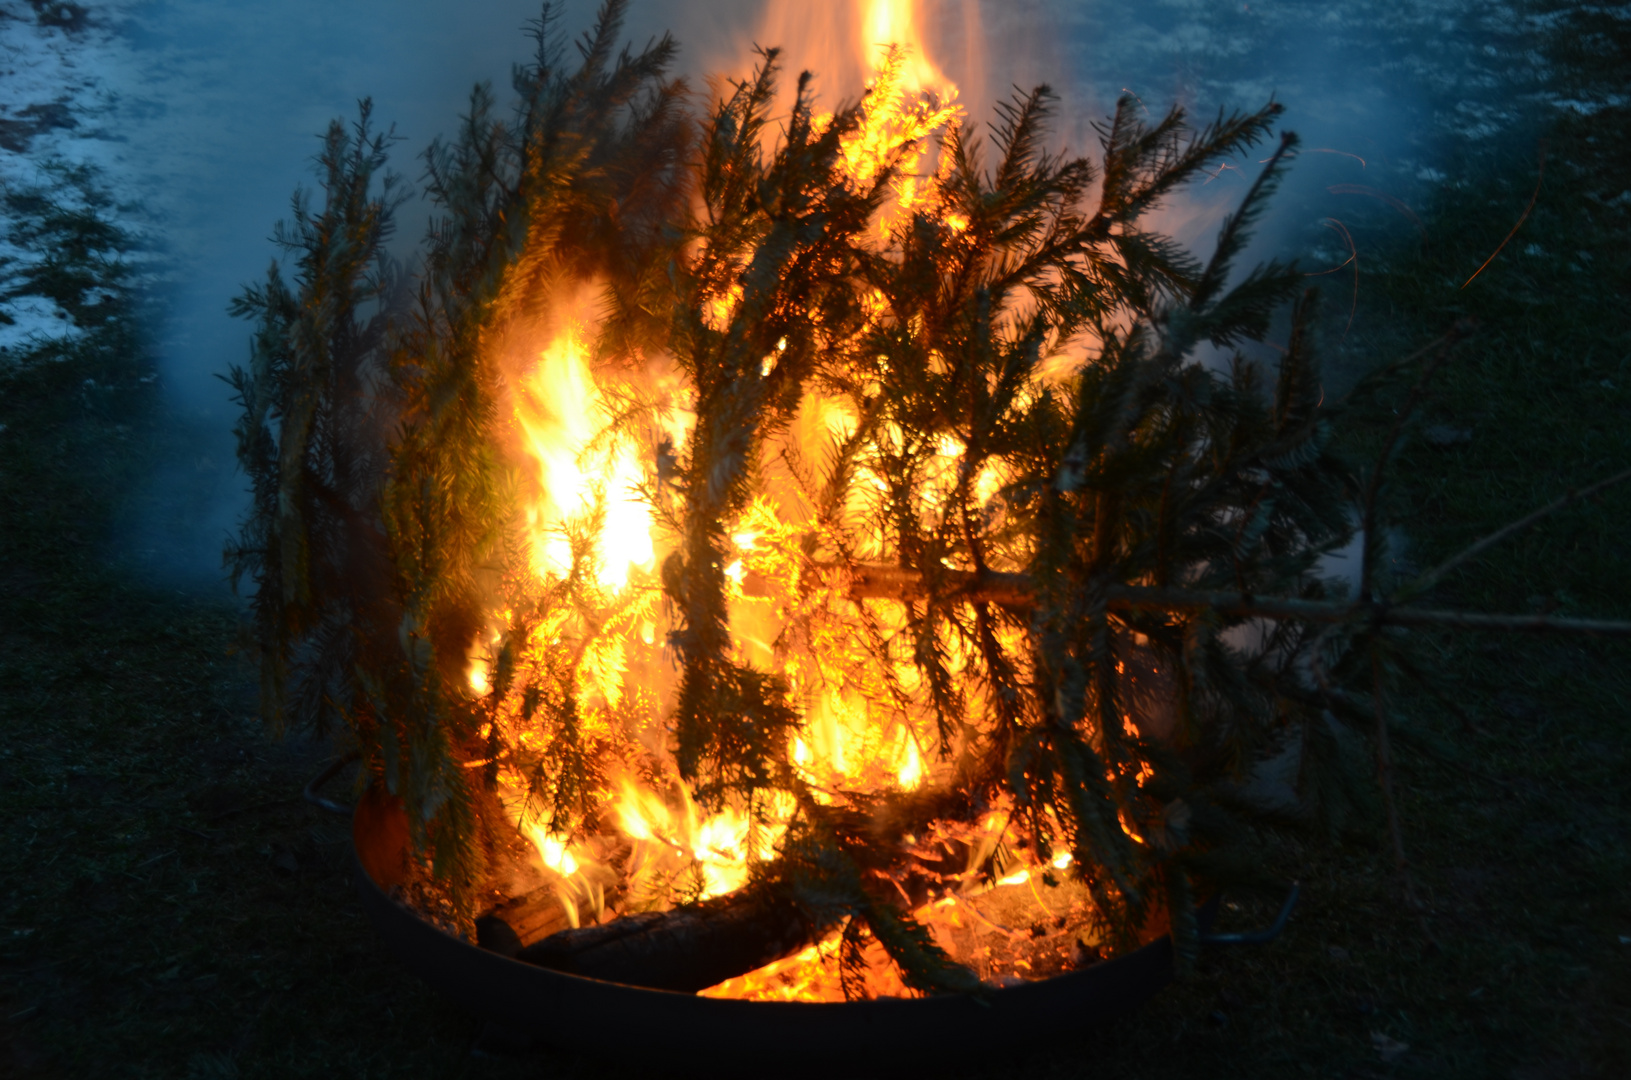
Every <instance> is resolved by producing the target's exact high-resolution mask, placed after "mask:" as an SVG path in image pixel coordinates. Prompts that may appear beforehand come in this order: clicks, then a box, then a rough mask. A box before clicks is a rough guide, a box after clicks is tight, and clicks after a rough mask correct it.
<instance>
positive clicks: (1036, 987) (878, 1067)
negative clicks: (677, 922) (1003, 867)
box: [353, 799, 1295, 1075]
mask: <svg viewBox="0 0 1631 1080" xmlns="http://www.w3.org/2000/svg"><path fill="white" fill-rule="evenodd" d="M383 805H384V804H382V802H381V801H380V800H377V799H365V801H364V804H363V807H362V808H361V809H360V810H359V812H358V813H357V814H356V815H355V817H354V819H353V838H354V843H355V847H356V851H357V875H356V877H357V892H358V896H359V897H360V899H361V901H362V906H363V909H364V910H365V911H366V912H367V914H368V918H369V921H370V922H372V923H373V925H374V928H375V930H376V931H377V932H378V933H379V935H380V937H381V939H382V940H383V941H384V942H385V944H386V946H387V947H388V948H389V949H390V950H391V951H392V952H394V953H395V954H396V955H397V956H398V957H399V958H400V959H401V960H402V961H403V963H404V964H405V965H406V966H407V967H408V969H409V970H411V971H412V972H413V973H414V974H416V975H418V976H419V977H420V978H422V979H423V980H424V981H425V982H426V983H428V984H429V985H430V986H432V987H433V988H435V989H436V990H437V991H438V992H440V993H441V994H443V995H444V996H446V997H447V998H449V999H450V1000H451V1001H453V1002H454V1003H455V1004H457V1005H458V1006H459V1007H461V1008H462V1009H464V1010H465V1011H466V1012H468V1013H469V1014H470V1015H471V1016H473V1017H476V1018H477V1019H479V1020H481V1021H484V1022H485V1023H486V1024H487V1025H488V1026H489V1028H490V1029H495V1030H493V1031H489V1032H486V1033H484V1037H485V1038H486V1039H487V1040H488V1041H489V1042H493V1043H496V1044H497V1045H499V1046H502V1047H504V1048H506V1049H515V1050H519V1049H523V1048H540V1047H552V1048H557V1049H564V1050H569V1051H582V1052H592V1053H596V1054H599V1055H609V1056H612V1057H615V1058H617V1059H619V1060H623V1061H632V1062H641V1063H651V1064H661V1065H663V1066H665V1067H666V1068H667V1069H669V1070H670V1071H673V1070H675V1069H680V1070H681V1071H683V1070H684V1058H685V1055H684V1054H683V1053H681V1054H676V1051H675V1049H674V1048H675V1047H686V1046H709V1047H712V1048H713V1049H712V1050H710V1052H709V1055H708V1061H707V1064H706V1066H705V1067H703V1066H700V1065H699V1066H698V1069H699V1071H706V1072H708V1073H710V1074H713V1075H719V1074H721V1073H723V1074H726V1075H730V1074H734V1073H735V1072H737V1071H741V1072H744V1073H745V1072H748V1071H755V1072H757V1071H760V1070H762V1068H763V1063H764V1062H765V1061H766V1060H782V1059H783V1054H782V1051H784V1050H785V1048H786V1047H787V1046H789V1045H795V1046H798V1047H800V1048H801V1049H800V1052H799V1060H798V1062H794V1063H790V1064H793V1065H795V1066H796V1067H799V1068H800V1070H801V1071H802V1070H804V1069H807V1070H808V1071H810V1072H812V1073H815V1072H826V1073H828V1074H829V1075H830V1070H831V1069H833V1068H835V1067H841V1068H844V1069H845V1070H846V1073H845V1074H846V1075H856V1074H857V1070H858V1069H860V1070H862V1071H865V1072H871V1071H887V1070H891V1069H894V1068H897V1067H899V1066H901V1065H905V1064H908V1063H910V1064H914V1065H917V1066H920V1067H924V1068H935V1067H951V1066H963V1067H966V1066H967V1065H969V1064H971V1063H976V1062H982V1061H987V1060H991V1059H995V1058H998V1057H1002V1056H1005V1055H1011V1054H1013V1053H1014V1052H1015V1050H1016V1048H1017V1047H1024V1048H1025V1049H1027V1050H1036V1049H1040V1048H1043V1047H1046V1046H1047V1045H1050V1044H1051V1043H1053V1042H1058V1041H1063V1040H1068V1039H1072V1038H1076V1037H1079V1036H1080V1035H1081V1034H1082V1032H1084V1031H1085V1030H1087V1029H1090V1028H1091V1027H1093V1026H1095V1025H1098V1024H1102V1023H1104V1022H1107V1021H1109V1020H1113V1019H1115V1018H1116V1017H1119V1016H1123V1015H1126V1014H1128V1013H1131V1012H1133V1011H1134V1010H1136V1009H1137V1008H1139V1007H1140V1006H1141V1005H1143V1004H1144V1002H1145V1001H1146V1000H1148V999H1149V998H1150V997H1151V996H1152V995H1153V994H1155V993H1156V992H1157V991H1158V990H1160V989H1161V988H1162V987H1163V986H1165V985H1166V984H1167V983H1168V982H1169V981H1170V980H1171V978H1172V976H1173V951H1172V942H1171V939H1170V938H1168V937H1162V938H1159V939H1158V940H1155V941H1152V942H1151V943H1149V944H1147V945H1144V946H1143V947H1141V948H1139V949H1137V950H1135V951H1133V952H1130V953H1128V954H1126V955H1123V956H1119V957H1117V958H1115V959H1112V960H1105V961H1101V962H1098V963H1095V964H1092V965H1090V966H1088V967H1084V968H1082V969H1081V970H1078V971H1074V972H1070V973H1068V974H1065V975H1060V976H1057V977H1055V978H1052V979H1048V980H1046V981H1043V982H1036V983H1028V984H1023V985H1016V986H1013V987H1007V988H1001V989H998V988H993V989H991V990H990V991H988V992H986V993H984V994H982V995H981V996H979V997H977V998H975V997H961V996H941V997H930V998H915V999H907V998H884V999H878V1000H872V1001H856V1002H847V1003H825V1004H824V1003H802V1002H749V1001H741V1000H730V999H720V998H709V997H701V996H695V995H690V994H680V993H673V992H665V991H660V990H650V989H645V988H642V987H635V986H626V985H621V984H617V983H610V982H603V981H600V980H596V979H587V978H584V977H582V976H576V975H569V974H565V973H562V972H557V971H551V970H549V969H547V968H540V967H537V966H535V965H532V964H527V963H523V962H521V961H517V960H513V959H510V958H507V957H504V956H499V955H497V954H495V953H492V952H489V951H487V950H484V949H481V948H478V947H476V946H474V945H473V944H471V943H470V942H467V941H464V940H462V939H460V938H459V937H457V936H455V935H454V934H451V933H448V932H447V931H445V930H443V929H439V928H437V927H435V926H433V925H431V924H430V923H429V922H427V921H426V920H425V919H424V918H422V917H421V916H420V915H418V914H416V913H415V912H413V911H412V910H410V909H409V908H408V907H407V906H405V905H404V904H402V903H401V902H400V901H398V900H396V899H393V898H392V897H391V896H390V895H389V894H388V893H387V891H386V890H385V889H382V888H381V886H380V883H379V882H378V881H377V880H376V879H375V874H380V875H381V876H384V877H386V878H390V877H392V876H394V875H393V873H392V867H395V866H401V865H402V858H403V855H404V854H405V852H404V850H403V849H402V847H401V845H402V843H403V842H404V841H405V840H406V838H407V834H406V830H405V828H404V827H403V825H402V824H401V823H400V822H392V821H391V820H390V818H391V815H390V812H389V810H388V809H382V807H383ZM1294 900H1295V896H1294V895H1293V897H1291V898H1288V901H1287V905H1286V907H1285V909H1283V910H1282V912H1281V916H1280V919H1279V920H1278V921H1277V923H1276V924H1275V926H1274V927H1273V928H1272V929H1271V930H1270V931H1268V932H1266V933H1264V934H1261V935H1253V936H1250V937H1243V936H1236V937H1231V938H1220V939H1219V943H1231V942H1232V943H1238V942H1242V941H1247V942H1251V943H1258V942H1266V941H1269V940H1272V938H1273V937H1274V936H1276V935H1277V934H1278V932H1279V930H1280V929H1281V928H1282V927H1283V926H1284V924H1285V920H1286V917H1287V915H1288V914H1289V912H1290V907H1291V904H1292V903H1293V902H1294ZM1214 909H1215V905H1209V906H1208V907H1207V908H1205V909H1203V911H1202V923H1203V925H1206V924H1209V923H1210V922H1211V917H1212V914H1213V911H1214ZM631 1030H636V1031H638V1032H639V1033H640V1037H639V1038H638V1039H630V1038H629V1032H630V1031H631ZM494 1035H497V1038H494Z"/></svg>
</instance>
